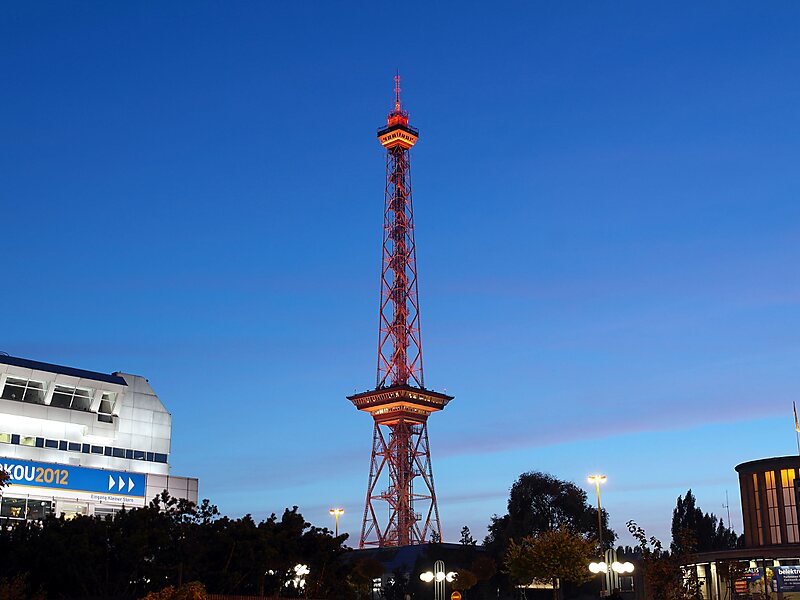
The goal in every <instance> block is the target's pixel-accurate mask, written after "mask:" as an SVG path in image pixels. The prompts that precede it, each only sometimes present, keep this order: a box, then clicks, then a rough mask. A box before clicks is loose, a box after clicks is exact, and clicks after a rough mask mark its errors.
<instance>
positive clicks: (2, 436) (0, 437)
mask: <svg viewBox="0 0 800 600" xmlns="http://www.w3.org/2000/svg"><path fill="white" fill-rule="evenodd" d="M0 442H2V443H3V444H10V443H11V434H10V433H0Z"/></svg>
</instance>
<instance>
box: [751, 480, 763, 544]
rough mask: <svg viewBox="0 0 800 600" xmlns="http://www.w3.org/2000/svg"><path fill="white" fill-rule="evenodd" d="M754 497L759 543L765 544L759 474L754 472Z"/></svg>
mask: <svg viewBox="0 0 800 600" xmlns="http://www.w3.org/2000/svg"><path fill="white" fill-rule="evenodd" d="M753 499H754V500H755V503H754V504H755V507H756V529H757V530H758V545H759V546H763V545H764V526H763V525H762V523H763V521H762V520H761V498H759V497H758V474H757V473H753Z"/></svg>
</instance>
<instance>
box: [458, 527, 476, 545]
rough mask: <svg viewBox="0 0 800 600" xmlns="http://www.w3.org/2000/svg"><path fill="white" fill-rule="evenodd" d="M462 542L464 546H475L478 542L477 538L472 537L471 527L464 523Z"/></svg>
mask: <svg viewBox="0 0 800 600" xmlns="http://www.w3.org/2000/svg"><path fill="white" fill-rule="evenodd" d="M460 543H461V544H463V545H464V546H474V545H475V544H477V543H478V542H477V541H476V540H475V538H473V537H472V533H470V530H469V527H467V526H466V525H464V527H462V528H461V540H460Z"/></svg>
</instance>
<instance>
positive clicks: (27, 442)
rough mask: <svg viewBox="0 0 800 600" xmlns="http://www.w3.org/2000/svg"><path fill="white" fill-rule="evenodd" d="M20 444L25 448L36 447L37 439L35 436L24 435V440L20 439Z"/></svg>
mask: <svg viewBox="0 0 800 600" xmlns="http://www.w3.org/2000/svg"><path fill="white" fill-rule="evenodd" d="M19 443H20V444H22V445H23V446H35V445H36V438H35V437H33V436H28V435H24V436H22V439H20V441H19Z"/></svg>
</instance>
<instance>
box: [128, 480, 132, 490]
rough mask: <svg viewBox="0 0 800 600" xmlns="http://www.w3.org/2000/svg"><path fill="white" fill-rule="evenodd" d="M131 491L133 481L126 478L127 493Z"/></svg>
mask: <svg viewBox="0 0 800 600" xmlns="http://www.w3.org/2000/svg"><path fill="white" fill-rule="evenodd" d="M132 489H133V479H131V478H130V477H128V491H129V492H130V491H131V490H132Z"/></svg>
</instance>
